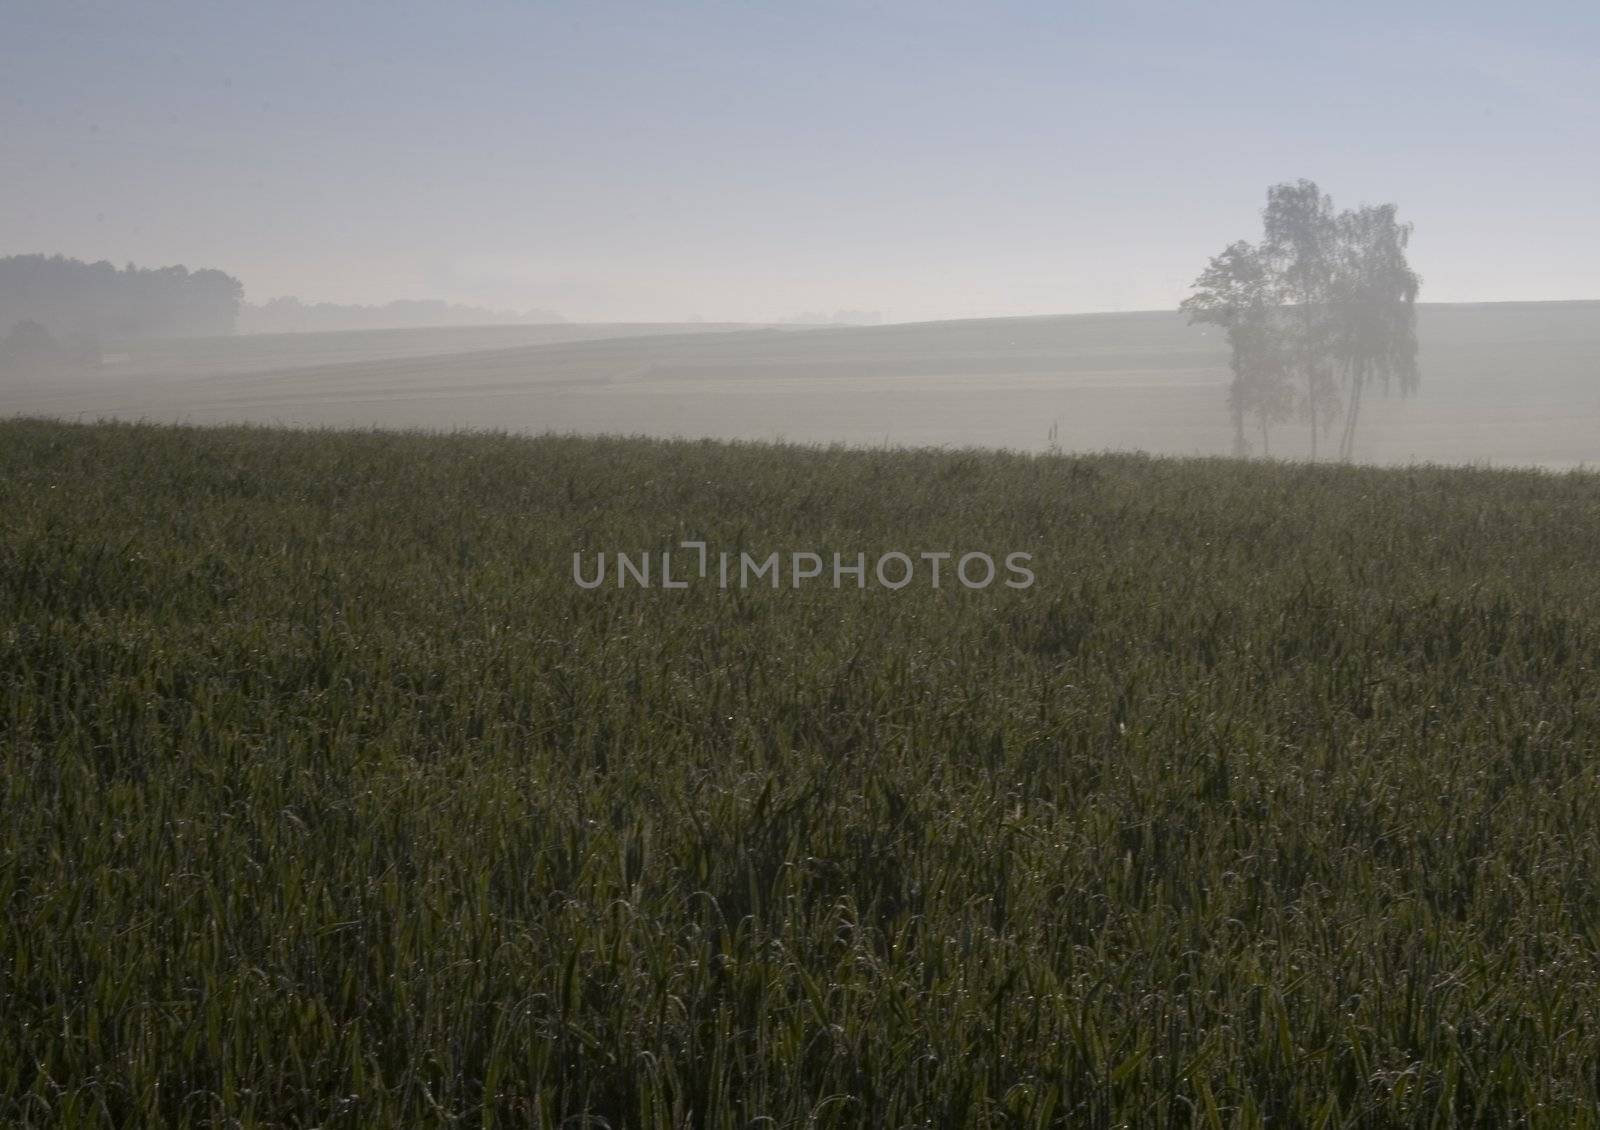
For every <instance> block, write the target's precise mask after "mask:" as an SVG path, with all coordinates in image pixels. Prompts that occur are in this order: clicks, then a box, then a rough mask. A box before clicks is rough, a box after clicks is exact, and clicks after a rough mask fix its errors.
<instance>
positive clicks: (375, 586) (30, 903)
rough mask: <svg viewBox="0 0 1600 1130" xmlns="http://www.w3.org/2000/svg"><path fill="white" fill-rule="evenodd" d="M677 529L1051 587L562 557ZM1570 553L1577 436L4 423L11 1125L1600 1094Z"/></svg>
mask: <svg viewBox="0 0 1600 1130" xmlns="http://www.w3.org/2000/svg"><path fill="white" fill-rule="evenodd" d="M686 539H698V540H704V541H705V542H707V543H708V544H709V545H710V546H711V547H712V548H713V550H716V549H726V550H738V549H749V550H752V551H760V552H761V553H763V554H764V553H766V552H768V551H774V550H776V551H782V552H789V551H802V550H804V551H815V552H817V553H819V554H822V555H824V556H827V555H831V554H832V553H833V552H835V551H838V552H841V553H845V554H848V555H852V556H853V555H854V554H855V553H856V552H858V551H859V552H865V553H866V554H867V555H868V557H869V559H870V558H871V557H873V556H875V555H877V554H879V553H882V552H884V551H887V550H901V551H904V552H907V553H910V554H915V553H917V552H920V551H954V552H962V551H967V550H983V551H987V552H989V553H991V554H994V555H996V556H997V557H998V556H1000V555H1003V554H1005V553H1008V552H1013V551H1021V552H1027V553H1030V554H1032V555H1033V564H1032V568H1033V569H1034V571H1035V573H1036V575H1037V578H1038V580H1037V583H1036V584H1035V585H1034V586H1033V587H1032V588H1030V589H1026V590H1012V589H1006V588H1004V587H1002V586H999V585H995V586H991V587H990V588H987V589H984V590H981V591H978V590H968V589H965V588H963V587H961V586H959V585H950V584H948V583H947V584H946V585H944V586H943V587H941V588H939V589H933V588H931V587H930V586H928V585H926V584H921V583H918V584H913V585H910V586H908V587H906V588H904V589H901V590H899V591H887V590H884V589H883V588H881V587H878V586H875V585H872V584H871V582H870V579H869V587H868V588H867V589H865V590H857V589H855V588H853V587H848V588H843V589H839V590H835V589H833V588H832V587H831V586H829V585H826V584H811V585H807V586H804V587H802V588H800V589H793V588H790V587H787V585H786V586H785V587H784V588H781V589H779V590H777V591H774V590H772V589H769V588H765V587H752V588H748V589H745V590H743V591H739V590H731V591H719V590H718V589H717V588H716V587H714V586H712V585H706V584H698V585H691V586H690V587H689V588H687V589H685V590H681V591H668V590H663V589H660V588H651V589H640V588H637V587H629V588H623V589H619V588H617V587H616V586H615V584H610V585H607V586H605V587H603V588H600V589H596V590H593V591H585V590H582V589H580V588H578V587H577V586H576V585H575V584H574V583H573V580H572V555H573V553H574V552H578V551H581V552H584V553H585V554H589V555H591V560H592V554H593V553H595V552H598V551H606V552H608V553H610V552H615V551H618V550H625V551H631V552H635V553H637V552H639V551H643V550H650V551H652V552H656V553H659V552H660V551H661V550H664V549H668V548H671V547H674V546H676V545H677V544H678V543H679V542H681V541H683V540H686ZM1597 560H1600V477H1595V476H1592V475H1588V474H1581V473H1575V474H1571V475H1564V476H1554V475H1545V474H1536V473H1528V472H1488V471H1477V470H1469V469H1458V470H1444V469H1411V470H1387V471H1385V470H1374V469H1363V468H1351V467H1336V466H1303V465H1282V464H1280V465H1271V464H1248V463H1241V462H1231V461H1223V460H1215V461H1181V460H1161V459H1150V458H1144V457H1138V456H1111V455H1107V456H1096V457H1073V456H1043V457H1028V456H1021V455H1009V454H995V453H989V454H986V453H976V452H970V451H928V450H917V451H912V450H906V451H896V450H882V451H869V450H844V449H819V448H784V447H773V446H759V445H726V444H714V443H689V442H657V441H646V440H625V439H579V438H568V437H542V438H512V437H507V436H495V435H460V436H426V435H414V434H413V435H408V434H381V433H320V434H319V433H306V432H288V431H272V430H242V429H221V430H196V429H180V428H168V427H155V426H139V425H96V426H75V425H68V424H58V423H48V422H42V421H30V420H12V421H6V422H0V1016H3V1021H0V1121H3V1122H5V1123H7V1124H13V1125H30V1124H32V1125H45V1124H50V1125H63V1126H69V1125H121V1124H128V1123H140V1122H142V1123H144V1124H149V1125H155V1124H161V1125H170V1126H179V1125H184V1124H216V1123H225V1122H234V1123H236V1124H240V1125H245V1126H266V1125H305V1126H312V1125H317V1126H330V1127H331V1126H355V1125H469V1124H470V1125H475V1126H476V1125H490V1124H497V1125H528V1124H532V1125H544V1126H556V1125H560V1124H562V1123H563V1120H568V1121H566V1122H565V1124H566V1125H568V1126H575V1125H578V1124H579V1120H577V1117H576V1116H580V1115H590V1116H592V1118H591V1120H590V1122H589V1123H588V1124H589V1125H591V1126H600V1125H609V1126H610V1127H613V1128H618V1127H622V1126H634V1127H666V1126H678V1125H696V1126H710V1127H746V1126H766V1127H800V1126H905V1125H932V1126H939V1127H946V1126H949V1127H954V1126H969V1125H971V1126H995V1127H999V1126H1006V1127H1012V1126H1014V1127H1043V1126H1050V1125H1067V1126H1113V1125H1125V1124H1126V1125H1141V1126H1142V1125H1150V1126H1167V1125H1171V1126H1188V1125H1200V1126H1207V1125H1210V1126H1221V1125H1241V1126H1260V1125H1276V1126H1285V1125H1305V1126H1318V1125H1325V1126H1373V1125H1397V1126H1438V1125H1465V1124H1478V1125H1505V1124H1509V1123H1511V1122H1515V1121H1523V1122H1526V1123H1528V1124H1533V1125H1548V1126H1567V1125H1595V1124H1597V1123H1600V1114H1597V1110H1600V961H1597V949H1600V835H1597V832H1600V763H1597V761H1596V758H1595V753H1596V748H1595V747H1596V738H1597V736H1600V679H1597V677H1596V671H1597V667H1600V585H1597V583H1596V579H1597V571H1596V562H1597ZM763 1118H764V1119H767V1120H768V1121H759V1120H760V1119H763ZM594 1119H603V1120H604V1122H603V1123H602V1122H600V1121H594Z"/></svg>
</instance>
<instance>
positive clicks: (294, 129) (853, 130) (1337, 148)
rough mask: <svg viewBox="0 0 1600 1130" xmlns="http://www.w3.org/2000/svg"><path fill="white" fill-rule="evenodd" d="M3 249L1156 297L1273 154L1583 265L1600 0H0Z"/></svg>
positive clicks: (683, 300) (1488, 284)
mask: <svg viewBox="0 0 1600 1130" xmlns="http://www.w3.org/2000/svg"><path fill="white" fill-rule="evenodd" d="M0 18H3V24H0V26H4V27H5V28H6V29H7V32H6V35H5V38H4V40H3V41H0V114H3V115H4V117H3V119H0V185H3V187H0V194H3V196H0V199H3V202H4V207H0V254H5V253H15V252H24V251H48V252H54V251H60V252H63V253H65V254H68V255H73V256H77V257H80V258H86V259H100V258H106V259H110V260H112V261H114V262H118V263H121V262H125V261H130V260H131V261H134V262H137V263H139V264H141V265H160V264H166V263H175V262H181V263H185V264H187V265H190V266H201V265H204V266H216V267H220V268H223V269H225V270H228V271H230V272H232V273H234V274H236V275H238V276H239V277H240V278H241V279H243V280H244V283H245V286H246V290H247V295H248V297H249V298H250V299H251V300H253V301H260V300H264V299H266V298H269V297H272V296H275V295H280V294H296V295H299V296H301V297H303V298H306V299H308V300H328V301H342V302H382V301H387V300H389V299H392V298H421V297H439V298H446V299H450V300H453V301H459V302H470V303H476V304H484V305H491V306H496V307H511V308H526V307H539V308H545V309H554V310H557V311H559V312H561V313H562V314H564V315H566V316H567V317H570V318H574V319H583V320H596V319H663V320H676V319H681V318H686V317H690V316H695V315H698V316H701V317H705V318H707V319H714V320H715V319H757V320H760V319H771V318H778V317H783V316H787V315H792V314H795V313H798V312H800V311H802V310H821V311H832V310H835V309H838V308H865V309H875V310H881V311H882V312H883V313H884V314H885V315H886V316H887V317H889V318H892V319H895V320H913V319H923V318H938V317H968V316H983V315H1001V314H1043V313H1060V312H1071V311H1089V310H1125V309H1149V308H1155V307H1165V306H1172V305H1174V304H1176V302H1177V301H1178V300H1179V299H1180V298H1181V297H1182V296H1183V294H1184V293H1185V289H1186V284H1187V283H1188V282H1189V281H1190V280H1191V279H1192V278H1193V277H1194V276H1195V275H1196V274H1197V273H1198V272H1199V270H1200V269H1201V268H1202V267H1203V266H1204V264H1205V260H1206V258H1207V256H1209V255H1210V254H1212V253H1213V252H1215V251H1216V250H1218V249H1219V248H1220V247H1221V246H1222V245H1224V244H1226V243H1227V242H1229V241H1231V240H1233V239H1237V238H1245V237H1251V236H1253V235H1254V233H1255V231H1256V228H1257V224H1258V212H1259V209H1260V206H1261V203H1262V200H1263V197H1264V194H1265V189H1266V186H1267V185H1268V184H1270V183H1273V182H1276V181H1280V180H1289V179H1295V178H1299V177H1310V178H1312V179H1314V180H1316V181H1318V182H1319V183H1320V184H1321V185H1322V187H1323V188H1324V189H1325V190H1326V191H1328V192H1330V193H1332V194H1333V196H1334V199H1335V202H1336V203H1339V204H1356V203H1363V202H1367V203H1373V202H1379V201H1390V200H1392V201H1395V202H1396V203H1398V204H1399V206H1400V209H1401V214H1402V217H1403V218H1406V219H1409V220H1411V221H1412V222H1414V223H1415V225H1416V235H1415V237H1414V240H1413V243H1412V261H1413V265H1414V266H1415V267H1416V268H1417V269H1418V270H1419V271H1420V272H1421V273H1422V275H1423V278H1424V292H1423V297H1424V298H1425V299H1428V300H1434V301H1472V300H1494V299H1535V298H1600V5H1596V4H1594V3H1592V2H1588V3H1527V4H1519V5H1508V4H1503V3H1501V4H1494V5H1490V4H1481V3H1454V4H1442V3H1439V4H1435V3H1415V4H1405V3H1388V4H1383V3H1367V2H1365V0H1358V2H1356V3H1340V4H1335V3H1331V2H1330V3H1326V4H1299V3H1293V2H1284V0H1279V2H1275V3H1264V2H1263V3H1256V2H1242V3H1228V2H1214V3H1186V4H1165V3H1163V4H1154V3H1139V2H1137V0H1132V2H1120V3H1055V4H1035V3H989V4H982V5H979V4H972V5H942V4H937V3H852V4H845V3H827V2H816V3H781V4H780V3H753V2H745V3H658V4H622V3H608V2H604V0H600V2H589V3H582V4H566V3H510V2H502V3H455V4H446V3H437V4H416V3H399V2H395V3H339V2H336V0H332V2H328V3H321V4H295V3H270V4H269V3H260V2H258V3H253V4H236V3H229V2H226V0H223V2H211V3H204V4H199V3H194V4H191V3H181V2H176V0H174V2H168V3H160V4H142V3H137V2H131V3H130V2H124V3H117V4H104V5H101V4H78V3H73V2H71V0H50V2H49V3H38V4H35V3H17V2H13V0H0Z"/></svg>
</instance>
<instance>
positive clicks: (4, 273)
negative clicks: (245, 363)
mask: <svg viewBox="0 0 1600 1130" xmlns="http://www.w3.org/2000/svg"><path fill="white" fill-rule="evenodd" d="M243 299H244V286H243V284H241V283H240V282H239V280H238V279H236V278H234V277H233V276H232V275H228V274H224V273H223V272H222V271H215V270H198V271H191V270H189V269H188V268H187V267H155V268H147V267H135V266H134V265H133V264H131V263H130V264H128V265H127V266H126V267H122V268H120V269H119V268H117V267H114V266H112V265H111V264H110V263H107V262H99V263H84V262H81V261H79V260H77V259H67V258H64V257H63V256H60V255H52V256H44V255H13V256H10V257H9V258H3V259H0V334H4V333H8V332H9V331H11V330H12V329H14V328H15V327H16V326H17V325H18V324H20V323H23V322H32V323H37V325H39V326H41V327H43V328H44V330H46V331H47V332H48V333H49V334H50V335H51V336H52V337H54V338H56V339H58V340H60V341H63V342H73V343H84V342H89V343H104V342H110V341H125V340H129V339H133V338H146V337H203V336H209V335H214V334H231V333H233V332H234V328H235V324H236V322H237V319H238V316H239V305H240V303H241V302H242V301H243ZM29 332H30V334H31V333H32V332H33V331H29Z"/></svg>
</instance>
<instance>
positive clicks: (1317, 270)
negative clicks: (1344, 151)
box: [1183, 180, 1420, 460]
mask: <svg viewBox="0 0 1600 1130" xmlns="http://www.w3.org/2000/svg"><path fill="white" fill-rule="evenodd" d="M1410 235H1411V228H1410V225H1406V224H1400V223H1398V222H1397V221H1396V219H1395V207H1394V205H1392V204H1385V205H1382V206H1379V207H1364V208H1359V209H1356V210H1354V211H1346V212H1343V213H1338V214H1336V213H1335V212H1334V210H1333V201H1332V200H1331V199H1330V198H1329V197H1328V196H1327V195H1326V194H1324V193H1323V192H1322V190H1321V189H1319V188H1318V187H1317V186H1316V185H1315V184H1314V183H1312V182H1311V181H1307V180H1302V181H1297V182H1295V183H1294V184H1278V185H1274V186H1272V187H1271V188H1269V189H1268V190H1267V206H1266V208H1265V210H1264V211H1263V212H1262V240H1261V243H1260V245H1259V246H1252V245H1251V244H1249V243H1247V242H1239V243H1234V244H1230V245H1229V246H1228V247H1227V248H1226V249H1225V250H1224V251H1223V252H1222V254H1220V255H1218V256H1216V257H1214V258H1213V259H1212V260H1211V262H1210V264H1209V265H1208V266H1207V268H1206V270H1205V271H1204V272H1203V273H1202V274H1201V275H1200V277H1199V278H1198V279H1196V280H1195V282H1194V293H1193V294H1192V295H1191V296H1190V297H1189V298H1188V299H1187V300H1185V301H1184V303H1183V309H1184V310H1185V311H1187V312H1188V314H1189V320H1190V321H1191V322H1207V323H1210V324H1213V325H1219V326H1223V327H1225V328H1226V329H1227V331H1228V342H1229V345H1230V346H1231V348H1232V352H1233V382H1232V384H1231V385H1230V386H1229V390H1228V406H1229V411H1230V414H1231V416H1232V419H1233V429H1234V451H1235V453H1237V454H1245V453H1246V448H1247V445H1246V443H1245V439H1244V421H1245V418H1246V416H1247V415H1252V414H1253V415H1255V416H1256V417H1257V419H1258V420H1259V421H1260V424H1261V431H1262V447H1263V453H1264V454H1265V453H1266V446H1267V428H1268V425H1269V424H1270V423H1272V422H1275V421H1277V420H1282V419H1286V418H1288V416H1289V415H1290V414H1291V413H1292V411H1293V409H1294V407H1295V406H1298V407H1299V409H1300V413H1301V416H1302V418H1303V419H1305V420H1306V421H1307V422H1308V423H1309V424H1310V428H1311V458H1312V459H1313V460H1314V459H1316V458H1317V451H1318V443H1319V441H1320V439H1321V438H1322V436H1323V435H1324V434H1325V433H1326V432H1327V431H1328V430H1329V429H1330V428H1331V427H1332V426H1333V423H1334V422H1335V421H1336V420H1338V419H1339V418H1340V417H1341V415H1342V416H1343V419H1344V428H1343V431H1342V433H1341V436H1340V441H1339V454H1340V457H1341V458H1344V459H1349V458H1350V457H1351V455H1352V454H1353V452H1354V449H1355V435H1356V425H1357V423H1358V421H1359V419H1360V411H1361V400H1362V395H1363V393H1364V392H1365V391H1366V389H1367V388H1368V387H1369V386H1370V385H1372V384H1373V383H1377V384H1379V385H1381V386H1382V387H1383V389H1384V390H1385V391H1388V389H1389V388H1390V387H1391V386H1394V385H1398V387H1399V390H1400V393H1401V395H1410V394H1411V393H1412V392H1414V391H1415V390H1416V388H1417V384H1418V382H1419V379H1420V377H1419V373H1418V369H1417V339H1416V312H1415V306H1416V297H1417V291H1418V289H1419V286H1420V280H1419V279H1418V277H1417V275H1416V274H1415V273H1414V272H1413V271H1412V270H1411V268H1410V265H1409V264H1408V263H1407V262H1406V257H1405V248H1406V244H1407V242H1408V240H1409V239H1410Z"/></svg>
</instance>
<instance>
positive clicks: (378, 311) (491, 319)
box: [239, 298, 566, 334]
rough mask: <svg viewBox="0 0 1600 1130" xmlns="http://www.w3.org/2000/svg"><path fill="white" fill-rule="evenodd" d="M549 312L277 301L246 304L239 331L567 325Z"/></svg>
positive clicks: (421, 304)
mask: <svg viewBox="0 0 1600 1130" xmlns="http://www.w3.org/2000/svg"><path fill="white" fill-rule="evenodd" d="M565 321H566V319H565V318H563V317H562V316H561V315H560V314H553V313H551V312H550V311H548V310H528V311H525V312H522V313H518V312H516V311H513V310H486V309H484V308H482V307H479V306H457V305H455V304H454V303H451V302H440V301H437V300H425V301H400V302H390V303H387V304H385V305H383V306H340V305H337V304H335V303H332V302H309V303H308V302H301V301H300V300H299V299H298V298H274V299H272V300H271V301H269V302H265V303H263V304H261V305H259V306H250V305H246V306H245V307H244V308H243V310H242V311H240V314H239V332H240V333H247V334H274V333H277V334H287V333H310V332H314V331H317V330H380V329H401V328H406V327H411V326H494V325H529V324H549V323H556V322H565Z"/></svg>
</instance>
